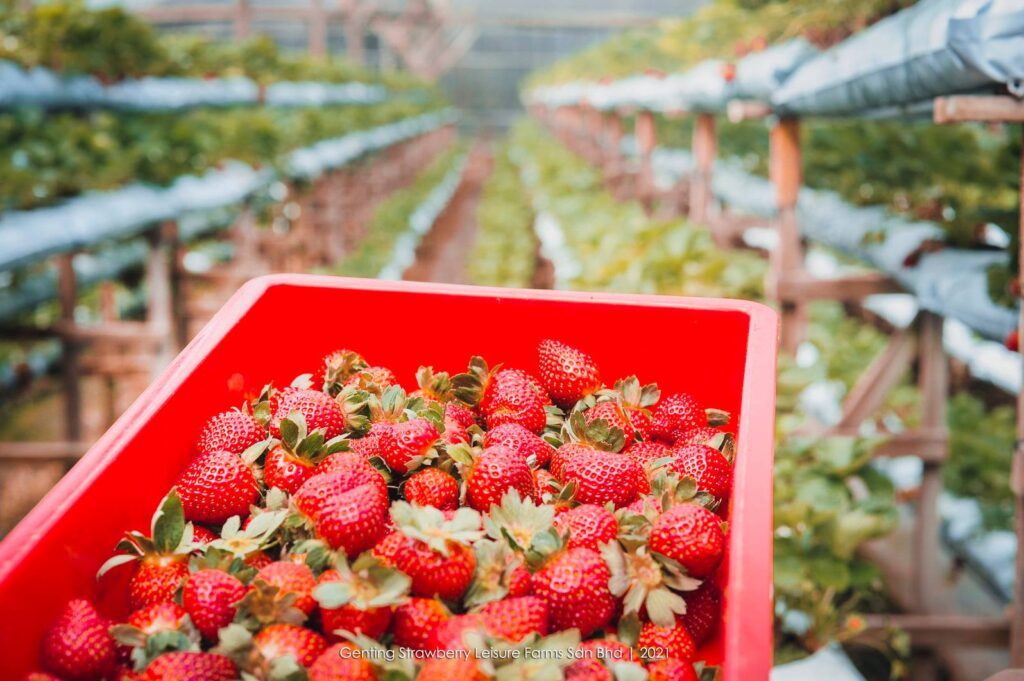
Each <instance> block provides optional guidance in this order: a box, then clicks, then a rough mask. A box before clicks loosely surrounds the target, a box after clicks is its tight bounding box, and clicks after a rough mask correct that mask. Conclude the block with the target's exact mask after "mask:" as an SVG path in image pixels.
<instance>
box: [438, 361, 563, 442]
mask: <svg viewBox="0 0 1024 681" xmlns="http://www.w3.org/2000/svg"><path fill="white" fill-rule="evenodd" d="M452 385H453V386H454V391H453V392H454V394H455V396H456V397H457V398H458V399H460V400H462V401H463V402H465V403H467V404H469V405H471V406H475V407H477V409H479V411H480V413H481V414H482V415H483V417H484V422H485V424H486V425H487V429H488V430H492V429H494V428H497V427H498V426H500V425H502V424H505V423H518V424H519V425H521V426H523V427H524V428H526V429H527V430H529V431H530V432H532V433H541V432H542V431H543V430H544V428H545V426H546V425H547V422H548V415H547V408H548V407H550V406H551V400H550V399H549V398H548V396H547V393H546V392H544V389H543V388H542V387H541V385H540V383H539V382H538V381H537V380H536V379H535V378H533V377H532V376H530V375H529V374H527V373H526V372H524V371H520V370H518V369H497V368H496V369H494V370H490V369H488V368H487V363H486V362H484V360H483V359H481V358H480V357H474V358H472V359H471V360H470V362H469V370H468V371H467V372H466V373H463V374H459V375H458V376H455V377H454V378H453V379H452Z"/></svg>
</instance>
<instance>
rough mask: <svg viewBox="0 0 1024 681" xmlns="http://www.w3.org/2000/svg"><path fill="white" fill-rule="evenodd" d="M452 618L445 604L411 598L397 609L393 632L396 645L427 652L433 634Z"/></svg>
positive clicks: (426, 599)
mask: <svg viewBox="0 0 1024 681" xmlns="http://www.w3.org/2000/svg"><path fill="white" fill-rule="evenodd" d="M450 617H451V613H450V612H448V609H447V608H446V607H444V604H443V603H441V601H439V600H437V599H436V598H410V599H409V601H408V602H407V603H405V604H403V605H400V606H398V607H397V608H395V614H394V618H393V626H392V627H391V632H392V634H394V637H395V644H396V645H400V646H402V647H403V648H412V649H413V650H426V649H427V647H428V646H429V643H430V637H431V634H432V633H433V632H434V630H435V629H436V628H437V627H439V626H440V625H441V624H442V623H443V622H445V621H447V620H448V618H450Z"/></svg>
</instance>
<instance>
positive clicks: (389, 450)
mask: <svg viewBox="0 0 1024 681" xmlns="http://www.w3.org/2000/svg"><path fill="white" fill-rule="evenodd" d="M440 437H441V434H440V433H439V432H438V430H437V426H435V425H434V424H433V423H432V422H431V421H430V420H428V419H425V418H415V419H411V420H409V421H403V422H402V423H393V424H391V425H390V426H389V427H387V428H382V429H381V430H380V431H379V435H378V436H377V449H378V454H379V455H380V457H381V458H382V459H384V463H386V464H387V465H388V468H390V469H391V470H392V471H394V472H395V473H397V474H399V475H404V474H405V473H408V472H409V471H410V470H415V469H416V468H418V467H419V466H420V464H422V463H423V462H424V461H426V460H429V459H431V458H433V457H434V456H436V455H437V452H436V451H435V450H434V446H435V445H436V444H437V441H438V439H440Z"/></svg>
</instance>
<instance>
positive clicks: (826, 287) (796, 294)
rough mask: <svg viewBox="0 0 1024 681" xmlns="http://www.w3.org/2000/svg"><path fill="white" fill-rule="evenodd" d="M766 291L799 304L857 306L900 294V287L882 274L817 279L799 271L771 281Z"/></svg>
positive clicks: (873, 273)
mask: <svg viewBox="0 0 1024 681" xmlns="http://www.w3.org/2000/svg"><path fill="white" fill-rule="evenodd" d="M769 288H770V290H771V291H772V292H773V295H774V297H776V298H777V299H779V300H785V301H793V302H795V303H798V304H799V303H806V302H810V301H812V300H838V301H841V302H859V301H861V300H864V298H866V297H868V296H872V295H875V294H878V293H899V292H901V291H903V289H902V288H901V287H900V285H899V284H897V283H896V282H895V281H894V280H893V279H892V278H890V277H888V276H886V275H885V274H883V273H881V272H864V273H862V274H849V275H845V276H842V277H836V278H834V279H819V278H818V277H815V276H812V275H811V274H809V273H807V272H806V271H798V272H795V273H793V274H790V275H789V276H788V277H786V278H784V279H778V280H771V281H770V282H769Z"/></svg>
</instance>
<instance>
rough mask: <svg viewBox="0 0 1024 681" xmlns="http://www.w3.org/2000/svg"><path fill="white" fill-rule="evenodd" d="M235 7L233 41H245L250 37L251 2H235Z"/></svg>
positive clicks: (240, 0) (243, 0) (247, 0)
mask: <svg viewBox="0 0 1024 681" xmlns="http://www.w3.org/2000/svg"><path fill="white" fill-rule="evenodd" d="M236 2H237V4H236V5H235V39H236V40H245V39H246V38H248V37H249V36H250V35H252V2H251V0H236Z"/></svg>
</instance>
